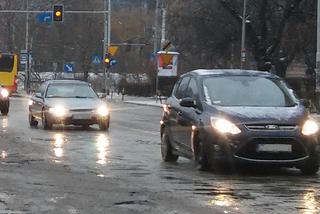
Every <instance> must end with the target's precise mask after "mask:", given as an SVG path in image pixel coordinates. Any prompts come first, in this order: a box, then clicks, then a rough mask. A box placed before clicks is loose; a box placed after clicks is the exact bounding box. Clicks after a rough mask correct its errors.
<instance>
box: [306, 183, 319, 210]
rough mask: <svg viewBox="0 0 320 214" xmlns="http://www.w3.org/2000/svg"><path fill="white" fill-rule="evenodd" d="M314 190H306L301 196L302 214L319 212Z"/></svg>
mask: <svg viewBox="0 0 320 214" xmlns="http://www.w3.org/2000/svg"><path fill="white" fill-rule="evenodd" d="M317 197H318V196H317V195H316V190H315V189H308V190H307V192H306V193H305V194H304V195H303V200H302V203H303V204H302V205H303V212H302V213H303V214H316V213H319V212H320V208H319V207H320V206H319V205H320V201H318V200H317Z"/></svg>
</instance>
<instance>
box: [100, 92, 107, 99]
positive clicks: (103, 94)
mask: <svg viewBox="0 0 320 214" xmlns="http://www.w3.org/2000/svg"><path fill="white" fill-rule="evenodd" d="M98 96H99V98H100V99H105V98H107V94H106V93H99V94H98Z"/></svg>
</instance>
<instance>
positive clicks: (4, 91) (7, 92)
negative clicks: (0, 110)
mask: <svg viewBox="0 0 320 214" xmlns="http://www.w3.org/2000/svg"><path fill="white" fill-rule="evenodd" d="M1 96H2V97H4V98H7V97H9V91H8V90H7V89H2V90H1Z"/></svg>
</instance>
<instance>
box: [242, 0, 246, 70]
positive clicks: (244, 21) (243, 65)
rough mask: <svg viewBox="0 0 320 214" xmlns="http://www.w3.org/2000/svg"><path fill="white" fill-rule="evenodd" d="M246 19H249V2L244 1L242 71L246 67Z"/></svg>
mask: <svg viewBox="0 0 320 214" xmlns="http://www.w3.org/2000/svg"><path fill="white" fill-rule="evenodd" d="M246 19H247V0H243V14H242V36H241V57H240V62H241V63H240V67H241V69H244V68H245V65H246V21H247V20H246Z"/></svg>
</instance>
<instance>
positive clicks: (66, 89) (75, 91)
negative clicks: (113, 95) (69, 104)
mask: <svg viewBox="0 0 320 214" xmlns="http://www.w3.org/2000/svg"><path fill="white" fill-rule="evenodd" d="M46 97H47V98H97V95H96V93H95V92H94V91H93V89H92V88H91V87H89V86H88V85H85V84H51V85H49V86H48V90H47V95H46Z"/></svg>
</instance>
